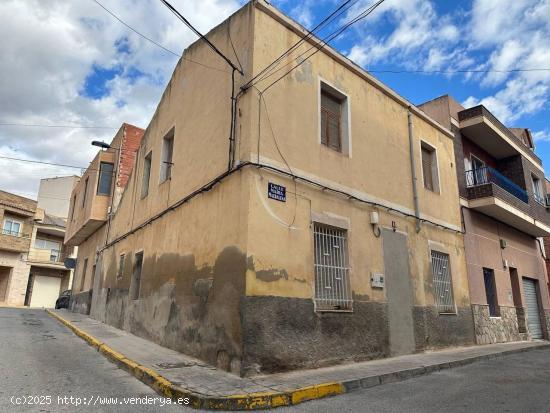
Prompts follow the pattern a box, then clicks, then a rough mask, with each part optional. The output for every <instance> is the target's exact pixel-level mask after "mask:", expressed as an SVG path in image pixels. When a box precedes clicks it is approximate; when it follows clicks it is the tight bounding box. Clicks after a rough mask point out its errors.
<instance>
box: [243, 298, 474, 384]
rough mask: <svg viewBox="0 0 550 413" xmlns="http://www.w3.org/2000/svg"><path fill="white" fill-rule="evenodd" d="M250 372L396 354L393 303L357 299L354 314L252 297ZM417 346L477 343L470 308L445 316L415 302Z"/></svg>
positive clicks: (247, 310)
mask: <svg viewBox="0 0 550 413" xmlns="http://www.w3.org/2000/svg"><path fill="white" fill-rule="evenodd" d="M241 308H242V319H243V329H244V331H243V348H244V358H243V370H244V374H254V373H274V372H279V371H285V370H294V369H302V368H317V367H323V366H328V365H335V364H341V363H347V362H354V361H363V360H371V359H377V358H383V357H388V356H390V354H391V342H390V329H389V319H388V307H387V304H386V303H381V302H374V301H369V302H364V301H363V302H360V301H356V302H354V303H353V313H344V312H341V313H339V312H336V313H334V312H333V313H331V312H326V313H322V312H317V313H316V312H315V311H314V306H313V302H312V300H308V299H299V298H285V297H246V298H244V301H243V305H242V307H241ZM412 312H413V324H414V325H413V329H414V336H415V350H416V351H424V350H428V349H437V348H444V347H450V346H464V345H472V344H474V342H475V341H474V327H473V320H472V311H471V309H470V307H463V308H459V309H458V311H457V314H453V315H450V314H449V315H447V314H445V315H443V314H439V312H438V311H437V309H436V308H434V307H420V306H415V307H414V308H413V309H412Z"/></svg>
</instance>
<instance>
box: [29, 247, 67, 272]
mask: <svg viewBox="0 0 550 413" xmlns="http://www.w3.org/2000/svg"><path fill="white" fill-rule="evenodd" d="M65 258H67V254H65V253H63V252H62V251H59V250H53V249H52V250H50V249H40V248H31V249H30V250H29V254H28V256H27V261H28V262H29V264H32V265H34V266H37V267H47V268H63V269H64V268H65V264H64V261H65Z"/></svg>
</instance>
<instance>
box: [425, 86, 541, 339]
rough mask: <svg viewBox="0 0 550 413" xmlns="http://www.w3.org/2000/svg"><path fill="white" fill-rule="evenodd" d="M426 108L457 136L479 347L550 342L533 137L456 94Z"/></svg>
mask: <svg viewBox="0 0 550 413" xmlns="http://www.w3.org/2000/svg"><path fill="white" fill-rule="evenodd" d="M420 108H421V109H422V110H424V111H425V112H426V113H428V114H429V115H430V116H432V117H433V118H434V119H436V120H438V121H439V122H440V123H441V124H443V125H444V126H445V127H447V128H449V129H452V130H453V131H454V134H455V139H454V146H455V150H454V152H455V157H456V161H455V162H456V168H455V169H456V174H457V177H458V186H459V191H460V205H461V210H462V216H463V223H464V228H465V246H466V261H467V264H468V265H467V266H468V277H469V285H470V299H471V301H472V310H473V315H474V322H475V331H476V340H477V343H479V344H485V343H496V342H503V341H517V340H521V339H525V338H527V337H531V338H543V337H544V338H546V339H548V329H549V328H550V300H549V295H548V279H547V272H546V269H545V263H544V257H543V255H542V245H541V240H540V238H539V237H547V236H549V235H550V214H549V212H548V208H547V203H546V185H545V184H544V182H545V178H544V169H543V166H542V162H541V160H540V159H539V158H538V157H537V156H536V155H535V153H534V144H533V140H532V137H531V133H530V132H529V130H528V129H522V128H507V127H506V126H504V125H503V124H502V123H501V122H500V121H499V120H498V119H497V118H496V117H495V116H493V115H492V114H491V113H490V112H489V111H488V110H487V109H486V108H485V107H484V106H482V105H479V106H475V107H472V108H468V109H465V108H464V107H462V106H461V105H460V104H459V103H457V102H456V101H455V100H454V99H453V98H451V97H449V96H442V97H440V98H437V99H434V100H432V101H429V102H426V103H424V104H422V105H420Z"/></svg>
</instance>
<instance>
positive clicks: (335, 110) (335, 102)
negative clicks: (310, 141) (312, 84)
mask: <svg viewBox="0 0 550 413" xmlns="http://www.w3.org/2000/svg"><path fill="white" fill-rule="evenodd" d="M321 143H322V144H323V145H326V146H328V147H329V148H332V149H334V150H336V151H339V152H341V151H342V100H341V99H339V98H337V97H335V96H334V95H332V94H330V93H328V92H326V91H324V90H321Z"/></svg>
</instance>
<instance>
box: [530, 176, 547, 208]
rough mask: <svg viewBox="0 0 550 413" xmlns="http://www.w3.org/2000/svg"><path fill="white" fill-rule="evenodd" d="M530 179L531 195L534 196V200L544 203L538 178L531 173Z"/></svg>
mask: <svg viewBox="0 0 550 413" xmlns="http://www.w3.org/2000/svg"><path fill="white" fill-rule="evenodd" d="M531 180H532V181H533V195H534V196H535V201H537V202H538V203H539V204H544V197H543V196H542V186H541V183H540V179H539V178H538V177H537V176H535V175H531Z"/></svg>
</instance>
